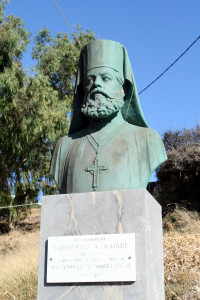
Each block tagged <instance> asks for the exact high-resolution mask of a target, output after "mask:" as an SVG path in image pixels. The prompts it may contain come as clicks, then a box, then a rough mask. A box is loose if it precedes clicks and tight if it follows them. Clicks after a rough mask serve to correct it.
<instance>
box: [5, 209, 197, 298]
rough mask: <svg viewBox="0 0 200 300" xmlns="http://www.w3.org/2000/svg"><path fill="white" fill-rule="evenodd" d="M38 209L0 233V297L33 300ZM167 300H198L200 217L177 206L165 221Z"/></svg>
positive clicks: (36, 258) (37, 247)
mask: <svg viewBox="0 0 200 300" xmlns="http://www.w3.org/2000/svg"><path fill="white" fill-rule="evenodd" d="M39 214H40V210H39V209H34V210H32V214H31V215H30V217H29V218H27V219H26V220H25V221H24V222H23V224H21V225H23V226H20V228H19V229H18V230H15V231H12V232H11V233H10V234H6V235H1V236H0V264H1V274H0V300H8V299H9V300H11V299H12V300H35V299H36V293H37V271H38V250H39ZM163 225H164V261H165V287H166V300H176V299H177V300H179V299H181V300H198V299H200V235H199V233H200V218H199V215H198V214H197V213H191V212H188V211H185V210H180V209H176V210H175V211H174V212H173V213H170V214H168V215H167V216H166V217H165V218H164V220H163Z"/></svg>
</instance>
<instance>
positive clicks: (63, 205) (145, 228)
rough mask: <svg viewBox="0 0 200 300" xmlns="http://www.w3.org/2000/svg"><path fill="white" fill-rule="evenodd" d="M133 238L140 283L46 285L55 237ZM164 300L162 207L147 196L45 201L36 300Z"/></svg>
mask: <svg viewBox="0 0 200 300" xmlns="http://www.w3.org/2000/svg"><path fill="white" fill-rule="evenodd" d="M117 233H121V234H122V233H135V251H136V252H135V255H136V282H112V283H108V282H105V283H102V282H100V283H75V284H74V283H47V280H46V274H47V248H48V245H47V240H48V237H55V236H76V235H97V234H99V235H101V234H117ZM47 299H48V300H65V299H66V300H94V299H95V300H163V299H164V274H163V245H162V218H161V207H160V205H159V204H158V203H157V201H156V200H155V199H154V198H153V197H152V196H151V195H150V194H149V193H148V192H147V191H146V190H145V189H138V190H121V191H106V192H94V193H80V194H69V195H55V196H45V197H43V199H42V212H41V229H40V254H39V277H38V300H47Z"/></svg>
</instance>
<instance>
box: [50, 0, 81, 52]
mask: <svg viewBox="0 0 200 300" xmlns="http://www.w3.org/2000/svg"><path fill="white" fill-rule="evenodd" d="M53 2H54V3H55V5H56V7H57V9H58V10H59V12H60V14H61V16H62V17H63V19H64V20H65V22H66V24H67V26H68V27H69V29H70V31H71V33H72V35H73V37H74V38H75V39H76V41H77V42H78V44H79V46H80V48H82V45H81V43H80V42H79V40H78V39H77V37H76V35H75V33H74V31H73V30H72V28H71V26H70V25H69V23H68V22H67V19H66V18H65V16H64V14H63V13H62V11H61V9H60V7H59V6H58V4H57V2H56V1H55V0H53Z"/></svg>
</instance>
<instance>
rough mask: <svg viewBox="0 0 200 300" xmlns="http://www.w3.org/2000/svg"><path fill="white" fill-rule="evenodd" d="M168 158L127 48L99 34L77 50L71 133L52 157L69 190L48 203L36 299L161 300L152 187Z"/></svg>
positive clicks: (159, 231)
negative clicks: (153, 176)
mask: <svg viewBox="0 0 200 300" xmlns="http://www.w3.org/2000/svg"><path fill="white" fill-rule="evenodd" d="M165 160H166V153H165V149H164V146H163V143H162V140H161V138H160V136H159V135H158V134H157V132H156V131H154V130H153V129H151V128H149V127H148V125H147V123H146V120H145V118H144V116H143V113H142V109H141V106H140V102H139V98H138V93H137V88H136V84H135V80H134V76H133V73H132V68H131V64H130V61H129V58H128V54H127V51H126V49H125V48H124V46H123V45H121V44H119V43H117V42H114V41H110V40H95V41H92V42H91V43H89V44H88V45H86V46H85V47H84V48H83V49H82V51H81V55H80V60H79V66H78V73H77V80H76V86H75V92H74V102H73V114H72V120H71V125H70V129H69V135H68V136H65V137H62V138H61V139H59V140H58V142H57V144H56V147H55V150H54V154H53V158H52V162H51V168H50V173H51V175H52V176H53V177H54V179H55V181H56V183H57V185H58V188H59V192H60V194H64V195H58V196H48V197H44V198H43V202H42V218H41V239H40V263H39V266H40V268H39V282H38V299H39V300H42V299H68V300H70V299H74V300H76V299H77V300H78V299H119V300H122V299H124V300H129V299H135V300H136V299H137V300H138V299H142V300H145V299H149V300H150V299H151V300H155V299H158V300H161V299H164V290H163V266H162V220H161V208H160V206H159V204H158V203H157V202H156V201H155V199H153V197H152V196H151V195H150V194H148V192H147V191H146V190H145V188H146V186H147V183H148V180H149V177H150V176H151V174H152V172H153V171H154V170H155V169H156V168H157V167H158V166H159V165H160V164H161V163H162V162H164V161H165ZM47 215H48V217H47ZM109 234H110V236H109ZM127 234H130V236H128V235H127ZM77 236H79V238H78V237H77ZM58 237H60V238H58ZM64 237H65V238H64ZM72 237H73V241H72ZM125 237H127V241H124V242H123V239H124V238H125ZM95 238H96V239H97V240H95ZM101 239H102V240H101ZM109 239H113V243H109V242H108V241H109ZM118 239H121V242H120V241H119V240H118ZM102 241H103V242H102ZM128 241H129V242H130V245H129V242H128ZM120 245H121V246H120ZM123 245H126V247H125V246H123ZM131 245H132V246H131ZM133 245H135V246H134V247H135V252H134V250H133V248H134V247H133ZM125 248H126V249H125ZM84 249H85V250H84ZM86 249H87V251H86ZM92 249H93V250H92ZM99 249H100V251H99V252H97V251H98V250H99ZM119 249H120V251H119ZM128 249H129V250H128ZM131 249H132V250H131ZM75 250H76V251H78V252H76V255H75V254H74V253H75V252H74V251H75ZM105 250H106V251H105ZM118 251H119V252H118ZM128 251H130V253H132V254H130V255H128V253H129V252H128ZM102 253H104V254H102ZM116 253H118V255H116ZM74 255H75V256H74ZM100 257H101V259H100ZM120 260H121V261H120ZM70 270H71V271H70ZM78 270H79V271H80V273H81V274H79V275H78V274H77V275H76V273H79V272H77V271H78ZM103 270H104V271H103ZM119 270H120V272H119ZM70 272H71V273H70ZM56 274H57V275H56ZM69 274H71V275H69ZM113 274H114V275H113ZM58 278H59V279H58ZM70 278H71V279H70Z"/></svg>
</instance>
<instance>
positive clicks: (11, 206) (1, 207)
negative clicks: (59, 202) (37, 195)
mask: <svg viewBox="0 0 200 300" xmlns="http://www.w3.org/2000/svg"><path fill="white" fill-rule="evenodd" d="M28 205H41V203H29V204H20V205H10V206H0V209H3V208H13V207H17V206H28Z"/></svg>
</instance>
